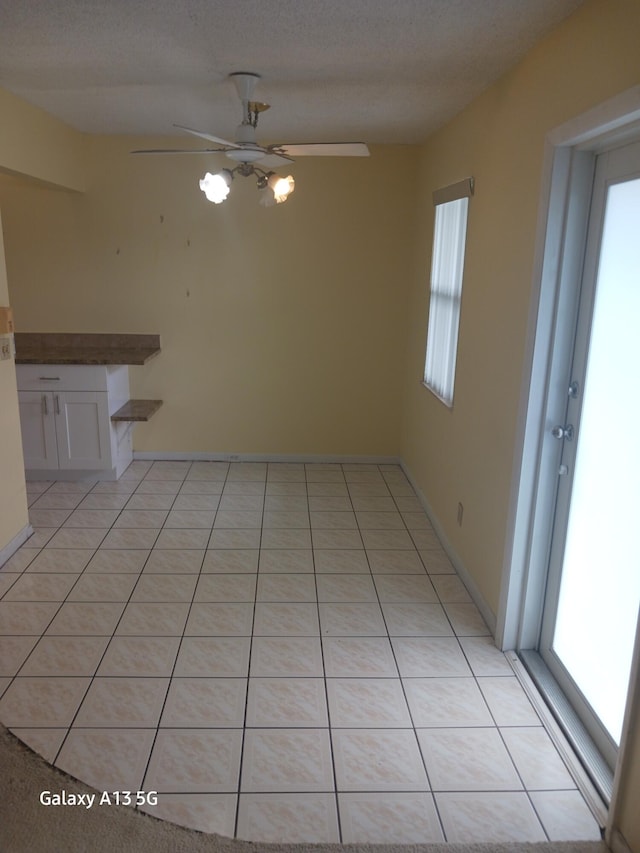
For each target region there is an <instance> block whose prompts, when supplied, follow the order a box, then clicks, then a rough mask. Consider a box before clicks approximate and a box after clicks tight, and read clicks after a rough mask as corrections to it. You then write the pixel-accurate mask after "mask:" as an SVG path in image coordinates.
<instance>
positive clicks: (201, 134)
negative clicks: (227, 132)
mask: <svg viewBox="0 0 640 853" xmlns="http://www.w3.org/2000/svg"><path fill="white" fill-rule="evenodd" d="M173 126H174V127H177V128H178V130H184V131H185V133H191V134H192V135H193V136H199V137H200V138H201V139H208V140H209V142H217V143H218V144H219V145H224V146H225V148H238V147H239V146H238V145H237V144H236V143H235V142H229V140H228V139H222V138H221V137H219V136H213V134H211V133H204V132H203V131H201V130H194V128H192V127H185V126H184V125H182V124H174V125H173Z"/></svg>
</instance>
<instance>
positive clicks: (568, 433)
mask: <svg viewBox="0 0 640 853" xmlns="http://www.w3.org/2000/svg"><path fill="white" fill-rule="evenodd" d="M551 435H552V436H553V437H554V438H566V439H567V441H571V439H572V438H573V424H567V425H566V426H560V424H558V425H557V426H554V427H553V428H552V430H551Z"/></svg>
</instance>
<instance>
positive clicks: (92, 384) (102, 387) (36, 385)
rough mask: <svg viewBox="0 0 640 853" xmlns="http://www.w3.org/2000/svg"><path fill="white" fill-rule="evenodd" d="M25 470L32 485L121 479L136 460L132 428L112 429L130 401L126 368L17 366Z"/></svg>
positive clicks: (115, 427)
mask: <svg viewBox="0 0 640 853" xmlns="http://www.w3.org/2000/svg"><path fill="white" fill-rule="evenodd" d="M17 377H18V404H19V408H20V424H21V429H22V447H23V454H24V464H25V470H26V472H27V475H28V477H29V478H30V479H34V478H46V477H51V474H52V472H57V473H56V478H57V479H59V478H65V479H72V478H73V477H81V476H95V477H97V478H99V479H117V477H119V476H120V474H122V472H123V471H124V469H125V468H126V467H127V465H128V464H129V462H130V461H131V458H132V451H131V424H128V423H112V421H111V415H112V414H114V413H115V412H116V411H117V410H118V409H119V408H120V407H121V406H122V405H123V404H124V403H125V402H126V401H127V399H128V397H129V374H128V368H127V366H126V365H119V366H111V365H109V366H107V365H105V366H97V365H96V366H94V365H91V366H85V365H18V366H17Z"/></svg>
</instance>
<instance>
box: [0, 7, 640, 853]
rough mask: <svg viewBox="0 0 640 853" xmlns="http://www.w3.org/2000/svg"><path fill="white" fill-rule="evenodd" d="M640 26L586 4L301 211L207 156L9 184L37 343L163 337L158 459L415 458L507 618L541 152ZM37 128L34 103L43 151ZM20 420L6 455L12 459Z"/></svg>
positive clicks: (110, 163)
mask: <svg viewBox="0 0 640 853" xmlns="http://www.w3.org/2000/svg"><path fill="white" fill-rule="evenodd" d="M639 31H640V3H638V2H637V0H592V2H587V3H586V4H585V5H584V7H582V8H581V9H580V10H579V11H578V12H577V13H576V14H575V15H574V16H572V17H571V18H570V19H569V20H568V21H567V22H565V24H563V25H562V26H561V27H559V28H558V29H557V30H556V31H555V32H554V33H553V34H552V35H551V36H550V37H548V38H547V39H546V40H545V41H544V42H543V43H541V44H540V45H539V46H538V47H537V48H536V49H535V50H533V51H532V52H531V53H530V55H529V56H528V57H527V58H526V60H525V61H524V62H523V63H522V64H521V65H520V66H519V67H518V68H516V69H515V70H514V71H513V72H511V73H510V74H508V75H506V76H505V77H504V78H502V79H501V80H500V81H499V82H498V83H497V84H496V85H495V86H493V87H491V88H490V89H488V90H487V91H486V92H485V93H484V94H483V95H482V97H480V98H478V99H477V100H476V101H475V102H474V103H473V104H471V105H470V106H469V107H468V108H467V109H466V110H465V111H464V112H463V113H461V114H460V115H459V116H458V117H457V118H456V119H455V120H454V121H453V122H451V123H450V124H449V125H448V126H447V127H446V128H444V129H443V130H442V131H441V132H439V133H438V134H436V135H435V136H434V137H433V138H432V139H431V140H429V141H428V143H427V144H426V145H425V146H424V147H423V149H422V150H421V151H420V152H416V150H415V149H411V148H400V147H396V148H381V149H377V150H374V152H373V157H372V158H371V159H370V160H368V161H364V162H362V161H357V162H352V161H340V160H336V161H326V162H325V161H316V162H313V161H306V162H300V163H298V164H296V167H295V176H296V180H297V183H298V186H297V190H296V193H295V195H294V196H293V197H292V198H291V200H290V201H289V202H288V203H287V204H286V205H284V206H283V207H281V208H275V209H271V210H263V209H262V208H260V207H259V206H257V204H256V198H255V189H254V188H253V186H252V185H251V182H250V181H248V180H247V181H244V182H243V181H241V180H238V181H236V182H235V185H234V187H233V191H232V195H231V196H230V198H229V200H228V201H227V202H226V203H225V204H224V205H222V206H221V207H214V206H212V205H209V204H208V203H206V202H205V201H204V199H203V197H202V196H201V195H200V193H199V190H198V189H197V186H196V183H197V179H198V177H199V176H200V174H201V172H202V171H204V167H205V165H208V164H205V163H204V162H203V161H199V160H198V159H196V158H193V159H192V158H180V159H165V158H148V159H144V160H137V159H134V158H131V157H130V156H129V155H128V154H127V151H128V149H129V148H130V147H134V145H136V144H139V143H141V142H144V144H156V143H158V142H161V141H162V140H126V139H122V138H97V139H93V140H91V142H90V148H91V150H90V153H89V173H90V176H89V178H88V182H87V187H88V190H87V193H86V194H85V195H83V196H80V195H77V194H67V193H59V192H51V191H48V190H43V189H37V190H36V189H34V188H31V189H24V188H19V187H11V186H4V187H2V186H0V202H1V203H2V205H3V212H4V218H5V241H6V247H7V267H8V274H9V287H10V292H11V298H12V300H13V304H14V307H15V309H16V317H17V321H18V325H19V327H20V328H22V329H24V330H27V329H33V330H38V329H50V330H70V331H73V330H80V329H81V330H83V331H103V330H108V331H119V330H121V331H131V332H160V333H161V334H162V338H163V353H162V355H161V356H160V357H159V358H158V359H156V360H155V361H153V362H151V363H150V364H149V365H147V366H146V367H144V368H137V369H135V370H134V371H133V390H134V393H136V394H138V395H140V396H161V397H163V398H164V399H165V406H164V407H163V409H162V410H161V411H160V413H159V414H158V415H157V416H156V417H155V418H154V419H153V420H152V421H151V423H150V424H149V425H148V426H146V427H138V428H137V432H136V439H135V441H136V447H137V448H138V449H140V450H156V451H162V450H167V451H169V450H175V451H198V450H199V451H205V452H206V451H209V452H212V451H218V452H222V451H228V452H248V453H285V452H286V453H300V454H311V453H324V454H330V453H341V454H345V453H366V454H374V453H375V454H395V453H398V452H399V453H401V454H402V456H403V458H404V459H405V460H406V462H407V464H408V467H409V469H410V471H411V473H412V474H413V476H414V477H415V480H416V482H417V485H418V486H419V487H420V489H421V491H422V492H423V493H424V494H425V496H426V498H427V499H428V501H429V503H430V505H431V506H432V508H433V510H434V512H435V514H436V516H437V519H438V521H439V523H440V524H441V525H442V527H443V529H444V531H445V533H446V535H447V537H448V538H449V540H450V542H451V543H452V545H453V547H454V549H455V551H456V553H457V554H458V555H459V557H460V559H461V561H462V563H463V565H464V566H465V568H466V569H467V571H468V572H469V573H470V575H471V577H472V579H473V581H474V583H475V585H476V587H477V588H478V590H479V591H480V594H481V595H482V597H483V599H484V601H485V602H486V603H487V605H488V607H489V608H490V609H491V610H492V611H493V612H494V613H496V611H497V606H498V598H499V589H500V583H501V570H502V560H503V551H504V547H505V539H506V537H507V529H506V524H507V513H508V503H509V499H510V483H511V477H512V466H513V456H514V450H515V443H516V438H517V437H516V416H517V410H518V404H519V399H520V393H521V377H522V370H523V367H524V363H523V359H524V345H525V332H526V327H527V319H528V311H529V301H530V297H531V287H532V275H533V253H534V243H535V238H536V222H537V215H538V204H539V194H540V178H541V168H542V157H543V144H544V138H545V135H546V133H547V132H548V131H549V130H550V129H552V128H553V127H555V126H557V125H559V124H561V123H563V122H565V121H566V120H567V119H569V118H571V117H572V116H574V115H577V114H579V113H581V112H583V111H585V110H587V109H589V108H591V107H593V106H594V105H596V104H598V103H600V102H602V101H604V100H606V99H607V98H610V97H612V96H614V95H616V94H618V93H619V92H622V91H624V90H625V89H627V88H629V87H631V86H633V85H636V84H638V83H640V60H639V55H640V54H639V52H638V49H637V33H638V32H639ZM10 100H11V104H12V109H13V108H14V107H15V103H14V101H13V99H10ZM6 103H7V101H6V100H0V115H1V114H2V109H3V106H6ZM27 114H28V115H27ZM12 115H13V116H16V115H17V113H16V112H15V111H14V112H13V113H12ZM39 120H43V121H44V119H42V117H41V116H40V117H39ZM33 121H34V117H33V115H32V113H31V108H28V109H27V110H26V111H25V115H24V123H23V125H22V128H23V130H24V132H25V138H28V137H29V132H30V129H31V127H32V126H33ZM50 132H51V134H52V138H55V139H57V140H60V139H61V138H62V136H64V133H63V132H62V131H61V130H60V128H59V127H55V128H54V127H53V126H51V127H50ZM73 140H74V141H73V144H74V145H80V148H81V149H82V145H83V144H84V143H82V144H81V143H80V141H79V138H78V137H77V136H73ZM2 142H3V137H2V136H1V135H0V167H2V166H3V160H2V152H3V150H4V151H9V153H11V157H12V158H13V159H11V158H10V160H11V163H13V165H9V166H6V164H5V167H6V168H10V169H13V170H15V171H21V170H22V171H23V172H24V173H25V174H29V173H30V172H29V169H28V168H26V167H25V166H24V164H23V165H22V166H21V167H20V168H18V166H19V165H20V164H19V163H17V161H16V151H17V149H16V147H15V145H13V144H12V145H8V144H6V141H5V145H4V149H3V145H2ZM83 156H84V155H83V154H82V150H81V151H80V154H79V160H78V162H80V163H82V157H83ZM74 162H75V160H74ZM33 170H34V171H33V173H34V174H37V175H38V177H40V178H42V179H45V180H50V181H52V182H53V183H56V182H58V183H61V184H63V185H65V186H73V187H76V188H79V187H82V186H84V184H83V183H82V179H81V177H78V176H76V177H75V178H74V179H71V178H70V177H68V176H67V177H66V178H64V179H61V178H60V175H61V174H63V173H64V168H63V166H62V165H60V161H58V165H57V167H56V169H54V170H51V172H50V174H49V175H48V177H47V176H44V175H43V174H42V170H41V167H40V166H37V167H36V166H35V165H33ZM53 172H55V173H56V175H57V181H56V180H54V179H53ZM467 175H474V176H475V178H476V195H475V197H474V199H473V200H472V202H471V208H470V219H469V237H468V249H467V268H466V275H465V291H464V300H463V311H462V322H461V338H460V351H459V362H458V376H457V385H456V399H455V407H454V409H453V411H448V410H446V409H445V408H444V407H443V406H442V405H441V404H440V403H439V402H438V401H436V400H435V399H434V398H433V397H432V396H431V395H430V394H429V392H428V391H426V390H425V389H424V388H422V387H421V386H420V384H419V377H420V376H421V374H422V369H423V358H424V344H425V336H426V316H427V279H428V270H429V264H430V245H431V236H432V228H433V211H432V206H431V202H430V197H431V192H432V190H433V189H435V188H437V187H439V186H442V185H446V184H448V183H450V182H452V181H455V180H458V179H460V178H462V177H465V176H467ZM1 301H2V300H1V299H0V302H1ZM12 399H13V398H12ZM3 402H4V394H3ZM12 411H13V415H11V417H13V421H14V423H13V424H12V425H11V427H10V428H7V427H6V426H5V425H3V424H0V435H1V436H2V439H3V441H4V439H5V438H6V435H7V434H9V435H10V436H11V440H12V441H14V442H15V435H16V428H15V413H16V410H15V409H12ZM14 448H15V445H14ZM14 455H15V454H14ZM8 458H9V457H7V459H8ZM0 462H1V463H2V465H3V469H2V470H3V474H4V470H5V468H4V466H5V464H6V463H5V461H4V457H2V459H0ZM18 488H19V486H18ZM458 501H462V503H463V504H464V506H465V515H464V524H463V526H462V528H458V527H457V525H456V522H455V513H456V507H457V502H458ZM0 535H1V531H0ZM0 545H2V541H1V540H0ZM639 731H640V729H639ZM629 749H630V752H629V759H630V760H629V768H628V774H627V776H626V781H625V783H624V785H623V789H622V796H621V812H620V817H621V820H620V825H621V829H622V832H623V834H624V835H625V836H626V838H627V841H628V843H629V844H630V845H631V848H632V849H633V850H634V851H637V852H638V853H640V827H639V826H638V820H637V815H636V803H637V800H638V790H637V786H638V780H639V778H640V776H639V771H638V768H639V767H640V737H639V736H638V731H636V732H634V734H633V736H632V738H631V742H630V747H629Z"/></svg>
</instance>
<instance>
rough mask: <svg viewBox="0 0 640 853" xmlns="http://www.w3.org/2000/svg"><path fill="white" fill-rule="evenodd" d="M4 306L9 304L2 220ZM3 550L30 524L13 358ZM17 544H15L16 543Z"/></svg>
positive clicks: (7, 388) (3, 372) (2, 420)
mask: <svg viewBox="0 0 640 853" xmlns="http://www.w3.org/2000/svg"><path fill="white" fill-rule="evenodd" d="M0 305H9V288H8V287H7V276H6V268H5V255H4V242H3V239H2V220H1V219H0ZM0 472H1V473H0V482H1V483H2V488H1V489H0V551H2V550H3V549H4V548H6V547H7V546H8V545H9V543H10V542H11V541H12V540H13V539H15V538H16V537H17V536H18V535H19V534H20V533H21V531H22V530H23V529H24V528H25V527H26V526H27V524H28V520H29V519H28V516H27V495H26V488H25V482H24V470H23V467H22V440H21V438H20V421H19V418H18V394H17V391H16V371H15V366H14V361H13V359H9V360H5V361H0ZM14 547H15V545H14Z"/></svg>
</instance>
